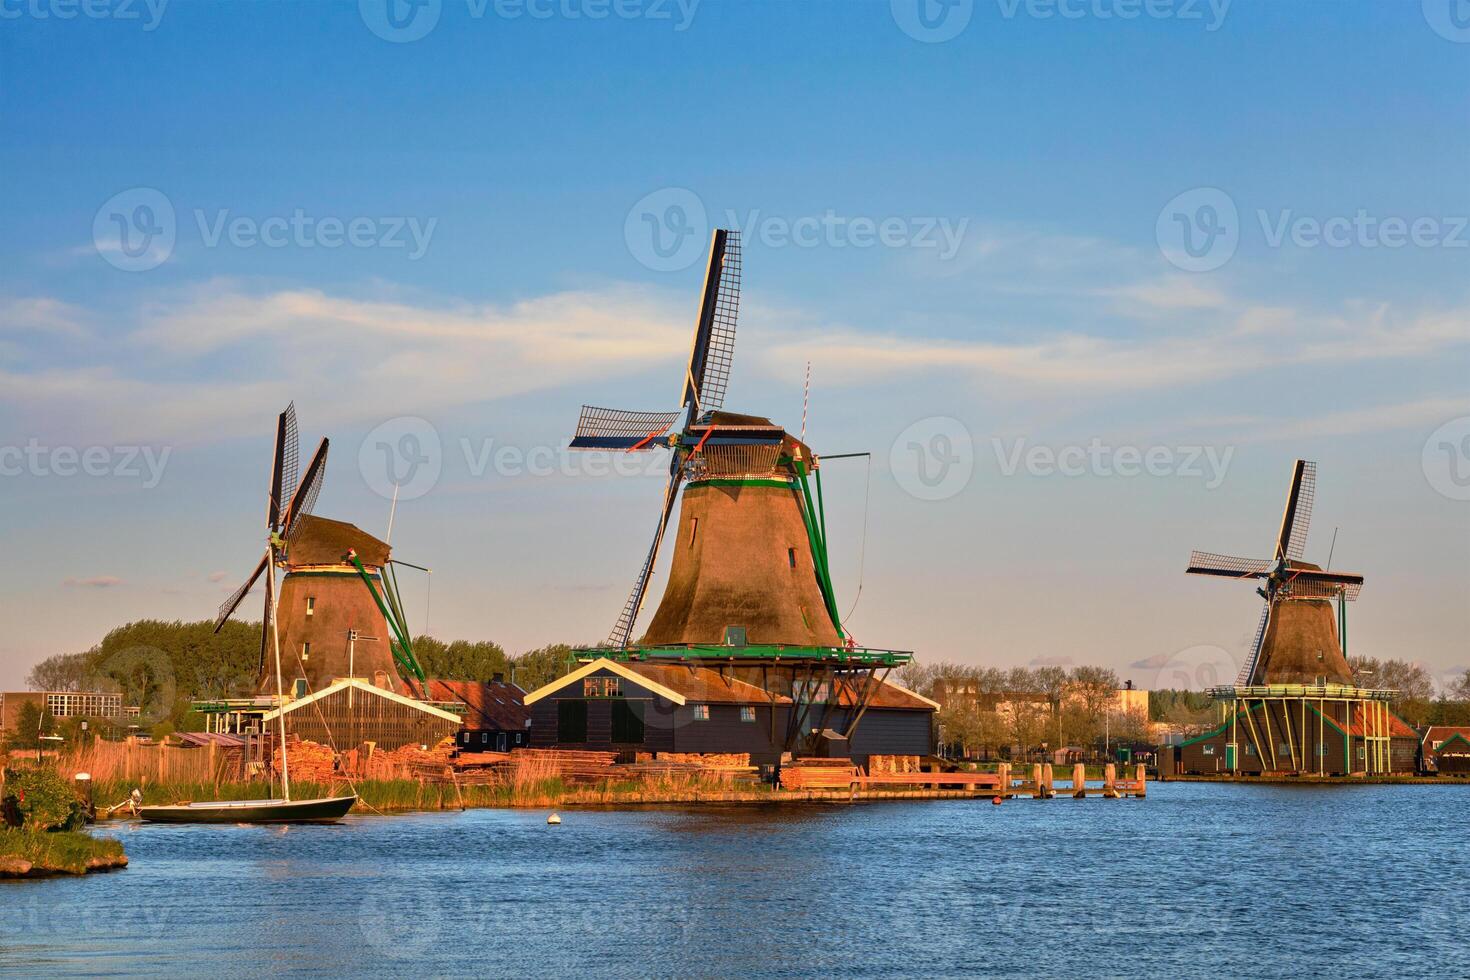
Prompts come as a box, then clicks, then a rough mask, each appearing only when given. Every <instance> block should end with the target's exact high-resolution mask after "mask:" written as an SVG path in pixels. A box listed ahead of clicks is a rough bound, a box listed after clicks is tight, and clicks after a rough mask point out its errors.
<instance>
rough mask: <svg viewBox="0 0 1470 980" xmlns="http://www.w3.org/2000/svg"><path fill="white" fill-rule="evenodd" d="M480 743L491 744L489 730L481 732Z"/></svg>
mask: <svg viewBox="0 0 1470 980" xmlns="http://www.w3.org/2000/svg"><path fill="white" fill-rule="evenodd" d="M480 744H481V745H489V744H490V733H489V732H481V733H480Z"/></svg>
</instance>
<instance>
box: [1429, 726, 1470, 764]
mask: <svg viewBox="0 0 1470 980" xmlns="http://www.w3.org/2000/svg"><path fill="white" fill-rule="evenodd" d="M1419 752H1420V757H1421V760H1422V762H1423V767H1424V770H1425V771H1426V772H1434V773H1444V774H1445V775H1452V776H1470V726H1451V725H1431V726H1429V727H1428V728H1426V729H1425V730H1424V738H1423V740H1422V741H1421V742H1420V747H1419Z"/></svg>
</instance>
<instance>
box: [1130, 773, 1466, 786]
mask: <svg viewBox="0 0 1470 980" xmlns="http://www.w3.org/2000/svg"><path fill="white" fill-rule="evenodd" d="M1158 781H1159V782H1161V783H1259V784H1261V785H1265V786H1470V777H1466V776H1407V775H1405V776H1311V775H1306V776H1288V775H1285V774H1282V775H1276V776H1250V775H1244V774H1242V775H1239V776H1228V775H1221V776H1167V777H1162V778H1159V780H1158Z"/></svg>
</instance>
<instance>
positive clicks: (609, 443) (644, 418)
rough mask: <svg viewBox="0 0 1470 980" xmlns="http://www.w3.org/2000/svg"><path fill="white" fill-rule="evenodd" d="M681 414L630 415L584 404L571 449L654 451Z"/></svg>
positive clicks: (621, 410) (617, 409)
mask: <svg viewBox="0 0 1470 980" xmlns="http://www.w3.org/2000/svg"><path fill="white" fill-rule="evenodd" d="M678 420H679V413H678V412H630V411H625V410H624V409H620V408H598V407H596V406H595V405H583V406H582V415H581V417H580V418H579V419H577V434H576V435H575V436H573V437H572V441H571V444H570V446H569V448H571V449H623V450H642V449H654V448H657V447H659V446H661V445H662V443H660V442H658V441H657V440H658V437H659V436H662V435H664V434H665V433H667V432H668V431H669V429H671V428H673V425H674V423H675V422H677V421H678Z"/></svg>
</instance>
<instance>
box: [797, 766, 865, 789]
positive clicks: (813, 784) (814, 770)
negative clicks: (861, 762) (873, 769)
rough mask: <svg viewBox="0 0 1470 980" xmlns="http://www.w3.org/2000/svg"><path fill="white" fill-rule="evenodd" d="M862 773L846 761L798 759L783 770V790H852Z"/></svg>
mask: <svg viewBox="0 0 1470 980" xmlns="http://www.w3.org/2000/svg"><path fill="white" fill-rule="evenodd" d="M859 775H861V771H860V770H859V769H858V767H857V766H854V765H853V764H852V763H851V762H849V761H847V760H846V759H798V760H797V761H796V762H794V763H792V764H791V765H789V766H784V767H782V769H781V788H782V789H791V790H811V789H851V788H852V783H853V780H855V779H856V778H857V777H858V776H859Z"/></svg>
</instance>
